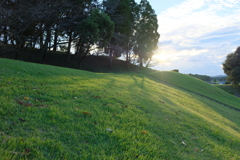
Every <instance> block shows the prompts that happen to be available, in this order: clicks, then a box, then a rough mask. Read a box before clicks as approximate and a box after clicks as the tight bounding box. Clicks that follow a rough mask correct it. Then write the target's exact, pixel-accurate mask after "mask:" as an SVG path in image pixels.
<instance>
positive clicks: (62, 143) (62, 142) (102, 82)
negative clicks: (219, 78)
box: [0, 59, 240, 160]
mask: <svg viewBox="0 0 240 160" xmlns="http://www.w3.org/2000/svg"><path fill="white" fill-rule="evenodd" d="M0 75H1V77H0V105H1V106H0V155H1V158H2V159H94V160H95V159H136V158H138V159H143V160H145V159H178V160H180V159H183V160H186V159H199V160H202V159H223V160H225V159H239V158H240V136H239V132H240V119H239V117H240V113H239V112H236V111H234V110H231V109H229V108H226V107H222V106H221V105H219V104H217V103H215V102H212V101H210V100H208V99H206V98H203V97H201V96H197V95H195V94H193V93H191V92H187V91H185V90H181V89H179V88H177V87H174V86H172V85H168V84H166V83H160V82H159V81H157V80H154V79H152V78H151V77H147V76H146V75H144V74H130V73H126V74H96V73H91V72H85V71H79V70H72V69H65V68H59V67H52V66H46V65H38V64H32V63H24V62H19V61H12V60H6V59H0ZM172 76H175V75H172ZM189 81H190V80H189ZM197 84H198V83H197ZM206 90H207V89H206ZM24 97H25V98H24ZM26 97H27V98H26ZM88 113H89V114H88ZM112 131H113V132H112Z"/></svg>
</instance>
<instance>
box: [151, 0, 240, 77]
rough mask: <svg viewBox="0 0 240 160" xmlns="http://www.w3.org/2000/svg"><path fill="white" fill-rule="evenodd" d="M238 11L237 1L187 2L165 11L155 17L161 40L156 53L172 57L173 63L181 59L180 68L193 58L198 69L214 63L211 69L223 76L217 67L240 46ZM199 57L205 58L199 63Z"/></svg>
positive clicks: (192, 0) (239, 18) (190, 0)
mask: <svg viewBox="0 0 240 160" xmlns="http://www.w3.org/2000/svg"><path fill="white" fill-rule="evenodd" d="M239 8H240V1H239V0H197V1H196V0H187V1H185V2H183V3H182V4H180V5H177V6H174V7H172V8H169V9H167V10H165V11H164V12H162V13H161V14H160V15H158V21H159V33H160V34H161V38H160V49H159V50H158V51H157V52H156V53H164V54H168V55H172V57H174V60H173V58H172V61H175V60H179V59H181V60H182V62H183V63H184V64H183V63H181V61H179V62H178V65H179V66H187V65H189V64H190V60H193V59H194V58H195V59H196V61H195V65H199V66H202V65H203V64H205V66H206V65H207V63H210V62H212V63H213V64H215V63H217V64H216V66H213V67H218V69H219V70H218V71H219V73H220V72H221V73H222V69H221V67H219V65H220V64H221V63H222V62H223V61H224V60H225V57H226V55H227V54H228V53H230V52H232V50H234V49H236V48H237V46H238V45H240V36H239V35H240V23H239V20H240V9H239ZM199 55H203V56H204V55H208V56H205V57H204V60H201V58H202V57H201V56H199ZM193 57H194V58H193ZM197 59H198V60H199V64H197V63H198V61H197ZM183 60H184V61H183ZM173 63H176V61H175V62H173ZM188 63H189V64H188ZM200 63H201V64H200ZM175 65H176V64H175ZM209 67H210V66H209ZM175 68H176V67H175ZM185 68H187V67H185ZM199 69H200V68H199ZM213 70H217V69H216V68H214V69H213ZM196 72H197V70H196ZM219 73H216V74H219ZM206 74H207V73H206ZM209 74H210V71H209Z"/></svg>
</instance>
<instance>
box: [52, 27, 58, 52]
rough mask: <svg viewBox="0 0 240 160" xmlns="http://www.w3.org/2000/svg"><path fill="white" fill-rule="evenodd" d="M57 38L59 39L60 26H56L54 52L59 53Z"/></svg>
mask: <svg viewBox="0 0 240 160" xmlns="http://www.w3.org/2000/svg"><path fill="white" fill-rule="evenodd" d="M57 38H58V26H57V25H56V29H55V32H54V44H53V51H57Z"/></svg>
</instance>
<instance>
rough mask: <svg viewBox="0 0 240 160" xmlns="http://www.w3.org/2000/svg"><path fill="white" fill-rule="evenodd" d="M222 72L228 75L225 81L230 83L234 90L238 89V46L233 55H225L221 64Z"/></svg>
mask: <svg viewBox="0 0 240 160" xmlns="http://www.w3.org/2000/svg"><path fill="white" fill-rule="evenodd" d="M223 71H224V73H226V74H227V75H228V78H227V80H228V81H229V82H232V85H233V86H234V87H235V88H239V83H240V46H239V47H238V48H237V49H236V51H235V52H234V53H230V54H228V55H227V58H226V60H225V62H224V63H223Z"/></svg>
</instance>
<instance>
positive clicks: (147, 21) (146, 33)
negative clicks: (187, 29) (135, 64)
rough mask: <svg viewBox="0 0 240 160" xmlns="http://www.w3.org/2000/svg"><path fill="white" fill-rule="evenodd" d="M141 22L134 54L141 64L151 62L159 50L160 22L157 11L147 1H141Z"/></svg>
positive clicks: (137, 30)
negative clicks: (154, 52)
mask: <svg viewBox="0 0 240 160" xmlns="http://www.w3.org/2000/svg"><path fill="white" fill-rule="evenodd" d="M139 7H140V8H139V20H138V21H137V24H136V32H135V33H134V36H135V46H134V53H135V54H136V55H138V57H139V64H140V66H143V62H144V61H145V62H146V61H147V60H149V59H151V58H152V56H153V51H154V50H156V49H157V43H158V39H159V37H160V34H159V33H158V31H157V30H158V20H157V15H156V14H155V11H154V10H153V9H152V7H151V5H150V4H149V2H148V1H147V0H141V2H140V4H139Z"/></svg>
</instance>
